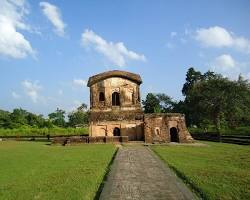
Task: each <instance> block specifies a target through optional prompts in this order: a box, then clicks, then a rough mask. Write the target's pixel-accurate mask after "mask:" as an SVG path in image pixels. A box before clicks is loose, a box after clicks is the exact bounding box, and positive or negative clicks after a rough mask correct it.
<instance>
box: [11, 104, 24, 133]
mask: <svg viewBox="0 0 250 200" xmlns="http://www.w3.org/2000/svg"><path fill="white" fill-rule="evenodd" d="M27 115H28V112H27V111H26V110H23V109H22V108H15V109H14V110H13V112H12V113H11V114H10V120H11V124H10V125H9V128H19V127H21V126H23V125H27V123H28V121H27Z"/></svg>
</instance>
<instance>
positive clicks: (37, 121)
mask: <svg viewBox="0 0 250 200" xmlns="http://www.w3.org/2000/svg"><path fill="white" fill-rule="evenodd" d="M88 115H89V112H88V110H87V106H86V104H82V105H81V106H80V107H79V108H77V110H75V111H72V112H70V113H69V114H68V121H66V111H64V110H62V109H59V108H57V109H56V111H55V112H52V113H50V114H49V115H48V117H49V118H48V119H46V118H44V117H43V116H42V115H36V114H34V113H31V112H28V111H26V110H24V109H22V108H15V109H14V110H13V111H12V112H8V111H4V110H0V135H1V136H43V135H47V134H50V135H67V134H73V135H82V134H85V135H86V134H87V132H88V128H87V124H88Z"/></svg>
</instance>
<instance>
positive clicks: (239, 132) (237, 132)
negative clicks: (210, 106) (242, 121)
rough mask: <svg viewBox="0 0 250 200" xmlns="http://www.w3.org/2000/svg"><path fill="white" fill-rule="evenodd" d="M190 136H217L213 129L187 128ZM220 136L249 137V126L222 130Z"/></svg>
mask: <svg viewBox="0 0 250 200" xmlns="http://www.w3.org/2000/svg"><path fill="white" fill-rule="evenodd" d="M188 130H189V132H190V133H192V134H213V135H214V134H217V131H216V129H215V128H214V127H209V128H207V129H204V128H198V127H197V128H188ZM220 133H221V135H234V136H250V126H242V127H236V128H233V129H231V128H224V129H221V131H220Z"/></svg>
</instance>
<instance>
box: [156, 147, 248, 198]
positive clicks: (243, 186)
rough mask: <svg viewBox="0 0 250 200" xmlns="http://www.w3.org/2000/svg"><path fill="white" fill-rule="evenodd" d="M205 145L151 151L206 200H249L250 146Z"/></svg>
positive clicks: (162, 148) (160, 148) (161, 148)
mask: <svg viewBox="0 0 250 200" xmlns="http://www.w3.org/2000/svg"><path fill="white" fill-rule="evenodd" d="M206 144H208V145H209V146H207V147H204V146H202V147H198V146H196V147H194V146H193V147H192V146H153V147H152V149H153V150H154V151H155V152H156V153H157V154H158V155H159V156H160V157H161V158H162V159H163V160H164V161H165V162H166V163H167V164H168V165H169V166H170V167H171V168H172V169H174V170H175V171H176V172H177V174H178V175H179V176H181V177H182V178H183V179H184V180H185V181H186V182H187V183H189V184H190V185H191V187H193V188H195V189H196V191H198V192H199V193H200V194H201V196H202V197H203V198H204V199H227V200H228V199H250V147H249V146H240V145H234V144H223V143H213V142H206Z"/></svg>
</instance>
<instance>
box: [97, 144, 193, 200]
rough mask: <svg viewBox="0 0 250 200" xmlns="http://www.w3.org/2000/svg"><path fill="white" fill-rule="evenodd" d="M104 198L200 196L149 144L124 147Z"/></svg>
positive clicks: (119, 153) (118, 154) (105, 187)
mask: <svg viewBox="0 0 250 200" xmlns="http://www.w3.org/2000/svg"><path fill="white" fill-rule="evenodd" d="M100 199H102V200H113V199H121V200H126V199H131V200H132V199H133V200H134V199H143V200H154V199H160V200H163V199H176V200H181V199H197V197H195V195H194V194H193V193H192V192H191V191H190V190H189V189H188V188H187V187H186V186H185V184H184V183H182V181H181V180H180V179H179V178H177V177H176V175H175V174H174V173H173V172H172V171H171V170H170V169H169V168H168V167H167V166H166V165H165V163H163V161H161V160H160V159H159V158H158V157H157V156H156V155H155V154H154V153H153V152H152V151H151V150H150V149H149V148H148V147H144V146H131V147H121V148H120V149H119V151H118V153H117V155H116V158H115V160H114V163H113V165H112V167H111V171H110V173H109V175H108V179H107V182H106V183H105V185H104V188H103V191H102V193H101V196H100Z"/></svg>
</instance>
